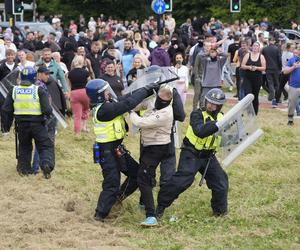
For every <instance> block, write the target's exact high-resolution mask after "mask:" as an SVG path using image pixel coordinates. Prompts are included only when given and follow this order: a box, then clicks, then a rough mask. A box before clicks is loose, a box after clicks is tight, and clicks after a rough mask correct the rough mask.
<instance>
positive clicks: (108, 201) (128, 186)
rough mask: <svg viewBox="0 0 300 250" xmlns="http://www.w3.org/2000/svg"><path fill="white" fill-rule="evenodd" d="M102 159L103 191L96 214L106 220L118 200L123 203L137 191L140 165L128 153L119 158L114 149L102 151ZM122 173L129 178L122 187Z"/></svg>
mask: <svg viewBox="0 0 300 250" xmlns="http://www.w3.org/2000/svg"><path fill="white" fill-rule="evenodd" d="M100 159H101V163H100V165H101V168H102V175H103V182H102V191H101V192H100V195H99V198H98V203H97V208H96V214H97V215H98V216H100V217H102V218H105V217H106V216H107V215H108V214H109V212H110V210H111V208H112V206H113V205H114V204H115V202H116V201H117V200H120V201H122V200H124V199H125V198H126V197H128V196H129V195H131V194H132V193H133V192H134V191H135V190H137V188H138V185H137V173H138V168H139V164H138V163H137V162H136V161H135V160H134V159H133V158H132V157H131V156H130V154H128V153H126V154H125V155H123V156H122V157H121V158H118V157H117V156H116V155H115V152H114V151H113V149H112V150H103V151H101V157H100ZM121 172H122V173H123V174H125V175H126V176H127V178H126V179H125V181H124V182H123V184H122V185H121V186H120V182H121Z"/></svg>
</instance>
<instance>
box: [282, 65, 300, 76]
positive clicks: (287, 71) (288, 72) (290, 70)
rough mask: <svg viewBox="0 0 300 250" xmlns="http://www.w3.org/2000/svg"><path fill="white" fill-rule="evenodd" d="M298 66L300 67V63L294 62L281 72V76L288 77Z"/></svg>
mask: <svg viewBox="0 0 300 250" xmlns="http://www.w3.org/2000/svg"><path fill="white" fill-rule="evenodd" d="M299 66H300V62H295V63H294V64H293V65H292V66H291V67H289V66H287V67H285V69H284V70H283V74H285V75H288V74H290V73H292V72H293V71H294V70H295V69H296V68H297V67H299Z"/></svg>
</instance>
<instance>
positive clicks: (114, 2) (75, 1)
mask: <svg viewBox="0 0 300 250" xmlns="http://www.w3.org/2000/svg"><path fill="white" fill-rule="evenodd" d="M241 1H242V4H241V9H242V11H241V12H240V13H230V11H229V5H230V1H229V0H226V1H224V0H211V1H207V0H189V1H183V0H173V14H174V17H175V18H176V20H177V21H178V22H179V23H182V22H184V21H185V19H186V18H188V17H193V16H200V15H202V16H203V17H205V18H209V17H211V16H214V17H216V18H219V19H220V20H222V21H223V22H232V21H234V20H237V19H245V20H248V19H249V18H254V19H255V20H256V21H259V20H261V19H262V18H263V17H265V16H267V17H269V20H270V21H271V22H272V23H274V24H276V25H278V26H285V27H288V25H289V22H290V20H292V19H298V21H300V18H299V15H298V13H299V10H300V8H299V2H298V1H297V0H286V1H282V0H252V1H246V0H241ZM37 4H38V11H39V13H43V14H46V15H53V14H57V13H62V14H63V15H64V18H65V19H71V18H75V19H77V18H79V14H84V15H85V16H86V17H90V16H94V17H98V16H99V15H100V14H101V13H103V14H104V15H106V16H112V17H114V18H119V19H122V20H125V19H127V20H132V19H140V20H142V19H143V18H145V17H148V16H149V15H153V14H154V13H153V12H152V10H151V7H150V6H151V1H149V0H139V1H136V0H126V1H125V0H102V1H96V0H37Z"/></svg>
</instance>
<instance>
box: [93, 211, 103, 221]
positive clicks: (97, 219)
mask: <svg viewBox="0 0 300 250" xmlns="http://www.w3.org/2000/svg"><path fill="white" fill-rule="evenodd" d="M94 220H96V221H99V222H104V218H103V217H102V216H101V215H100V214H98V213H97V212H96V213H95V215H94Z"/></svg>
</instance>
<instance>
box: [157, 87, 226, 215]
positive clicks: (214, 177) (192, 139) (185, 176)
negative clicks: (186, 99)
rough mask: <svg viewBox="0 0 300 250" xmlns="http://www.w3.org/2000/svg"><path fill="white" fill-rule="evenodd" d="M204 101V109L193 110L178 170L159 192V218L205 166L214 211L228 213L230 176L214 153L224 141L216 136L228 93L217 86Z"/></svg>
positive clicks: (216, 213) (217, 213)
mask: <svg viewBox="0 0 300 250" xmlns="http://www.w3.org/2000/svg"><path fill="white" fill-rule="evenodd" d="M205 100H206V101H205V102H206V103H205V107H206V110H205V111H201V110H200V109H198V110H196V111H193V112H192V113H191V116H190V125H189V127H188V129H187V133H186V136H185V138H184V140H183V147H182V150H181V153H180V159H179V165H178V170H177V172H176V173H175V174H174V175H173V177H172V178H171V179H170V180H169V181H168V182H167V183H166V184H165V185H163V186H162V187H161V189H160V191H159V194H158V206H157V209H156V216H157V217H161V216H162V215H163V212H164V209H165V208H166V207H169V206H170V205H171V204H172V202H173V201H174V200H175V199H176V198H177V197H178V196H179V195H180V194H181V193H182V192H184V191H185V190H186V189H187V188H188V187H190V186H191V185H192V183H193V181H194V177H195V175H196V174H197V172H200V173H201V174H202V175H203V174H204V172H205V169H206V167H207V172H206V174H205V177H204V178H205V180H206V183H207V186H208V188H209V189H211V190H212V199H211V207H212V210H213V214H214V215H215V216H222V215H225V214H226V213H227V193H228V177H227V174H226V173H225V171H224V170H223V169H222V167H221V166H220V163H219V162H218V160H217V158H216V156H215V152H216V150H217V148H218V147H219V146H220V142H221V138H220V137H219V136H216V135H215V133H216V132H217V131H218V127H217V125H216V123H217V121H218V120H220V119H221V118H222V117H223V115H222V113H221V112H220V110H221V108H222V106H223V104H224V103H225V95H224V93H223V91H222V90H221V89H217V88H214V89H211V90H210V91H208V93H207V94H206V96H205Z"/></svg>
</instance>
